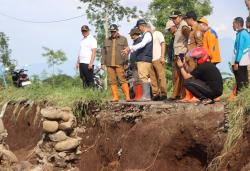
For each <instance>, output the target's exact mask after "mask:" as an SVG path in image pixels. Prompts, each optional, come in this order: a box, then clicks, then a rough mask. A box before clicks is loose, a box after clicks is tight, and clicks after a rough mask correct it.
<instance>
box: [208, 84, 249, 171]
mask: <svg viewBox="0 0 250 171" xmlns="http://www.w3.org/2000/svg"><path fill="white" fill-rule="evenodd" d="M249 94H250V88H247V89H245V90H243V91H242V92H240V93H239V94H238V96H237V98H236V99H235V100H234V101H232V102H230V103H229V104H228V107H229V113H228V116H227V117H228V118H227V119H228V123H229V130H228V134H227V138H226V141H225V144H224V147H223V150H222V152H221V154H220V155H219V156H218V157H216V158H215V159H214V160H213V161H212V162H211V164H210V165H209V167H208V170H211V171H216V170H217V169H218V166H219V165H220V163H221V161H222V160H223V159H224V157H225V156H226V155H227V154H228V152H230V151H232V150H233V149H234V147H235V146H237V142H238V140H239V139H240V138H241V137H242V135H243V130H244V128H245V125H246V123H247V122H248V121H250V118H249V115H250V96H249Z"/></svg>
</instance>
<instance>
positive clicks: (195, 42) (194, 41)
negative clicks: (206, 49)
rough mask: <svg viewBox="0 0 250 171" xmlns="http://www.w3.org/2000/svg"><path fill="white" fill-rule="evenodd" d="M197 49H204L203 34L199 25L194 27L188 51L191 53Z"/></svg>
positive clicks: (189, 39)
mask: <svg viewBox="0 0 250 171" xmlns="http://www.w3.org/2000/svg"><path fill="white" fill-rule="evenodd" d="M195 47H203V32H202V30H201V27H200V25H199V24H198V23H196V24H195V25H194V26H193V27H192V31H191V32H190V34H189V38H188V50H189V51H190V50H192V49H193V48H195Z"/></svg>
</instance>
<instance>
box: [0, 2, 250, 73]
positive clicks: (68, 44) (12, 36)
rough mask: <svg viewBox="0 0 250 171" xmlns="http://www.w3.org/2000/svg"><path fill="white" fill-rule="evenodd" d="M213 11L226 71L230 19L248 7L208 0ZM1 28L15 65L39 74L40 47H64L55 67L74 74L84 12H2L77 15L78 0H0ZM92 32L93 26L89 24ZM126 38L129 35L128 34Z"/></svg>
mask: <svg viewBox="0 0 250 171" xmlns="http://www.w3.org/2000/svg"><path fill="white" fill-rule="evenodd" d="M150 2H151V0H121V3H122V4H123V5H125V6H130V7H131V6H137V7H138V9H140V10H144V11H145V10H147V7H148V5H149V3H150ZM211 2H212V6H213V8H214V9H213V13H212V15H211V16H208V20H209V23H210V26H211V27H212V28H213V29H215V30H216V31H217V32H218V35H219V38H220V48H221V54H222V59H223V62H222V63H221V64H220V65H219V66H218V67H219V69H220V70H221V71H225V72H228V71H229V67H228V62H229V61H230V60H231V58H232V55H233V44H234V39H235V32H234V31H233V29H232V20H233V18H235V17H238V16H241V17H243V18H246V17H247V15H248V11H247V9H246V7H245V3H244V0H211ZM0 4H1V6H0V32H4V33H5V34H6V35H7V36H8V37H9V47H10V49H12V54H11V58H12V59H16V60H17V61H18V67H24V66H25V68H26V69H28V70H29V72H30V74H41V72H42V71H43V70H44V69H46V70H47V71H48V72H50V71H51V70H50V69H48V68H47V66H46V60H45V58H44V57H43V56H42V53H43V49H42V47H48V48H50V49H53V50H59V49H61V50H63V51H64V52H65V53H66V55H67V58H68V61H67V62H66V63H65V64H63V65H62V66H60V67H59V68H58V70H61V71H63V72H64V73H66V74H69V75H74V74H75V73H76V71H75V70H74V64H75V62H76V59H77V54H78V51H79V42H80V40H81V39H82V35H81V32H80V28H81V26H82V25H83V24H88V20H87V18H86V17H85V16H83V17H80V18H77V19H74V20H71V21H67V22H60V23H51V24H44V23H43V24H41V23H40V24H37V23H24V22H20V21H16V20H13V19H10V18H7V17H5V16H2V15H1V14H5V15H9V16H14V17H17V18H21V19H24V20H32V21H51V20H60V19H66V18H71V17H75V16H79V15H82V14H84V8H83V9H81V10H79V9H77V7H78V6H83V4H82V3H80V2H79V0H43V1H38V0H22V1H18V0H11V1H10V0H0ZM118 24H119V25H120V26H121V27H120V33H121V34H122V35H125V36H127V37H128V32H129V30H130V28H132V27H133V26H134V25H135V21H131V22H130V23H127V22H120V23H118ZM90 28H91V30H92V34H93V35H95V33H94V28H93V27H92V26H90ZM128 38H129V37H128Z"/></svg>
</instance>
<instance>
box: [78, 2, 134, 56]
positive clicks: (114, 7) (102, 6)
mask: <svg viewBox="0 0 250 171" xmlns="http://www.w3.org/2000/svg"><path fill="white" fill-rule="evenodd" d="M80 2H82V3H84V4H86V5H87V7H86V14H87V18H88V19H89V22H90V24H92V25H93V26H95V31H96V33H97V42H98V45H99V47H102V44H103V41H104V39H105V37H107V36H108V32H107V28H105V26H106V27H107V26H109V25H110V24H112V23H116V22H118V21H122V20H123V19H124V18H126V19H127V20H128V21H130V20H131V19H132V18H136V17H137V15H136V13H137V8H136V7H133V8H130V7H124V6H122V5H121V4H120V0H80ZM98 54H99V55H100V53H98Z"/></svg>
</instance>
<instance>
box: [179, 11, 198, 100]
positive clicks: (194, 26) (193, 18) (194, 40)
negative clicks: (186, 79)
mask: <svg viewBox="0 0 250 171" xmlns="http://www.w3.org/2000/svg"><path fill="white" fill-rule="evenodd" d="M185 19H186V22H187V24H188V25H189V26H190V27H191V32H190V34H189V38H188V46H187V47H188V52H190V51H191V50H193V49H194V48H196V47H203V32H202V28H201V26H200V25H199V23H198V22H197V15H196V14H195V12H194V11H189V12H187V13H186V16H185ZM185 63H186V65H185V69H186V71H187V72H189V73H190V72H192V71H193V70H194V69H195V68H196V63H195V62H194V60H193V59H192V58H191V57H189V56H188V55H186V57H185ZM197 100H198V99H196V98H195V97H194V96H193V95H192V94H191V93H190V92H189V91H188V90H185V97H184V99H183V100H182V101H183V102H195V101H197Z"/></svg>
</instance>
